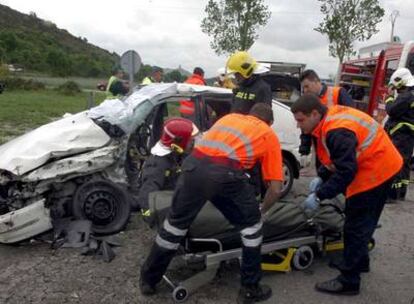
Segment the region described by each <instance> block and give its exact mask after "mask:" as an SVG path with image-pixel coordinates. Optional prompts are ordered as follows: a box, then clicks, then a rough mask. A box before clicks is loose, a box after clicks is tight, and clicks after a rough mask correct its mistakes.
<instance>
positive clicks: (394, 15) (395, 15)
mask: <svg viewBox="0 0 414 304" xmlns="http://www.w3.org/2000/svg"><path fill="white" fill-rule="evenodd" d="M399 15H400V12H399V11H397V10H394V11H392V13H391V15H390V20H391V39H390V41H391V42H394V24H395V20H397V17H398V16H399Z"/></svg>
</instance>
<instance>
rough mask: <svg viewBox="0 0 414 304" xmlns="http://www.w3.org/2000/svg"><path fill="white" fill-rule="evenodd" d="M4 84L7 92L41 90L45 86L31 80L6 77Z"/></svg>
mask: <svg viewBox="0 0 414 304" xmlns="http://www.w3.org/2000/svg"><path fill="white" fill-rule="evenodd" d="M4 84H5V86H6V88H7V89H8V90H27V91H29V90H43V89H44V88H45V84H44V83H43V82H40V81H36V80H33V79H27V80H26V79H23V78H18V77H7V78H6V79H5V80H4Z"/></svg>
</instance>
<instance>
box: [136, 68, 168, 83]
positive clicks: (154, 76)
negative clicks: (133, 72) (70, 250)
mask: <svg viewBox="0 0 414 304" xmlns="http://www.w3.org/2000/svg"><path fill="white" fill-rule="evenodd" d="M163 73H164V70H163V69H162V68H160V67H158V66H153V67H152V70H151V75H150V76H147V77H145V78H144V79H143V80H142V82H141V84H145V85H147V84H151V83H159V82H161V80H162V76H163Z"/></svg>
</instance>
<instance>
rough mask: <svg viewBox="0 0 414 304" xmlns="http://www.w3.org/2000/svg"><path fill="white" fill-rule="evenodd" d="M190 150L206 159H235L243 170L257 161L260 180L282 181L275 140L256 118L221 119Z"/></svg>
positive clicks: (249, 116)
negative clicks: (258, 162)
mask: <svg viewBox="0 0 414 304" xmlns="http://www.w3.org/2000/svg"><path fill="white" fill-rule="evenodd" d="M194 149H196V150H198V151H200V152H201V153H203V154H205V155H207V156H211V157H226V158H230V159H232V160H235V161H237V162H238V163H239V164H240V165H241V167H242V168H243V169H250V168H252V167H253V166H254V164H255V163H256V162H257V161H260V163H261V169H262V176H263V179H264V180H266V181H269V180H278V181H282V180H283V173H282V152H281V148H280V143H279V139H278V138H277V136H276V133H275V132H274V131H273V130H272V128H270V127H269V126H268V125H267V124H266V123H265V122H263V121H262V120H260V119H259V118H257V117H254V116H251V115H243V114H237V113H233V114H228V115H226V116H224V117H222V118H221V119H219V120H218V121H217V122H216V123H215V124H214V125H213V127H212V128H211V129H210V130H209V131H208V132H207V133H205V134H204V135H203V137H202V138H201V140H200V141H198V142H196V145H195V147H194Z"/></svg>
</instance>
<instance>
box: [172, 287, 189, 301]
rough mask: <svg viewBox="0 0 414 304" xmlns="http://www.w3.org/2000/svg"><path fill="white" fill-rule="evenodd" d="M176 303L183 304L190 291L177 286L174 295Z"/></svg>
mask: <svg viewBox="0 0 414 304" xmlns="http://www.w3.org/2000/svg"><path fill="white" fill-rule="evenodd" d="M172 296H173V299H174V301H175V303H183V302H185V301H186V300H187V298H188V290H187V289H186V288H185V287H183V286H177V287H175V288H174V290H173V293H172Z"/></svg>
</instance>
